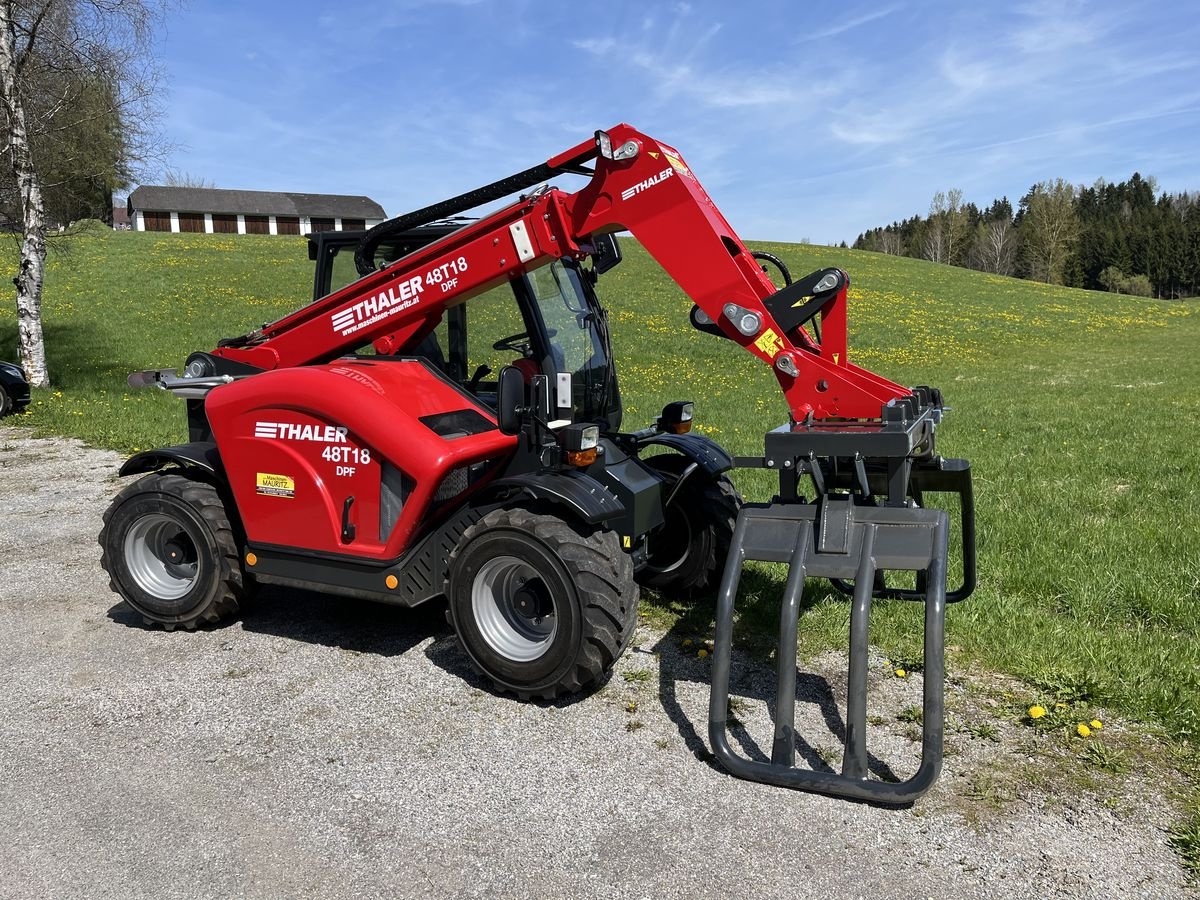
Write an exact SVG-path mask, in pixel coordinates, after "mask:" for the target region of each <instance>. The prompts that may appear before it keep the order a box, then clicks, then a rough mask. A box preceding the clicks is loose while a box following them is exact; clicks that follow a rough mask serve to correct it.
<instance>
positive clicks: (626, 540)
mask: <svg viewBox="0 0 1200 900" xmlns="http://www.w3.org/2000/svg"><path fill="white" fill-rule="evenodd" d="M621 546H622V547H624V548H625V549H626V550H628V549H629V548H630V547H632V546H633V538H631V537H630V536H629V535H627V534H623V535H621Z"/></svg>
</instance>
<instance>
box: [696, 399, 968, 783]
mask: <svg viewBox="0 0 1200 900" xmlns="http://www.w3.org/2000/svg"><path fill="white" fill-rule="evenodd" d="M917 397H918V401H919V402H918V403H913V404H912V405H911V406H909V407H908V408H907V409H905V410H904V411H903V412H902V414H901V415H897V416H896V417H895V418H894V419H892V420H891V421H885V422H883V423H881V424H877V425H874V426H866V427H864V426H857V425H855V426H846V425H834V426H814V425H811V424H810V425H794V426H791V427H790V428H784V429H779V430H777V431H773V432H771V433H770V434H768V435H767V440H766V451H767V453H766V456H764V457H763V458H761V459H759V458H753V457H750V458H747V457H742V458H738V459H737V460H736V461H735V464H736V465H739V466H742V467H755V468H767V469H775V470H777V471H778V472H779V476H780V492H779V495H778V496H776V498H775V500H774V501H773V502H771V503H768V504H747V505H746V506H744V507H743V508H742V511H741V513H740V515H739V516H738V520H737V526H736V529H735V531H734V536H733V541H732V544H731V546H730V549H729V556H728V559H727V561H726V565H725V571H724V575H723V577H722V579H721V585H720V588H719V590H718V594H717V615H716V634H715V639H714V644H713V670H712V692H711V695H710V700H709V741H710V743H711V745H712V750H713V753H714V755H715V756H716V758H717V761H718V762H719V763H720V764H721V765H722V766H723V767H724V768H725V769H727V770H728V771H729V772H730V773H732V774H733V775H736V776H738V777H739V778H745V779H748V780H750V781H758V782H763V783H766V784H773V785H779V786H781V787H789V788H796V789H799V790H805V791H813V792H816V793H822V794H828V795H831V796H836V797H844V798H849V799H854V800H865V801H869V802H874V803H882V804H897V805H898V804H904V803H910V802H912V801H914V800H916V799H917V798H918V797H920V796H921V795H922V794H924V793H925V792H926V791H928V790H929V789H930V788H931V787H932V786H933V784H934V782H935V781H936V780H937V777H938V774H939V773H940V771H941V765H942V738H943V727H944V725H943V721H944V710H945V704H944V679H945V660H944V647H945V617H946V604H947V603H948V602H950V603H953V602H957V601H959V600H964V599H966V598H967V597H968V596H969V595H970V594H971V592H972V591H973V590H974V588H975V513H974V497H973V491H972V485H971V470H970V466H969V465H968V464H967V463H966V461H965V460H960V459H949V460H944V459H942V458H941V457H938V456H936V455H935V454H934V453H933V432H934V428H935V426H936V424H937V422H938V421H939V420H940V417H941V408H940V404H939V403H937V402H933V401H930V400H929V399H928V398H927V397H926V396H925V395H923V394H920V393H918V394H917ZM864 450H865V451H866V452H865V453H864V452H863V451H864ZM805 477H807V478H810V479H811V481H812V484H813V487H814V488H815V497H814V499H813V500H811V501H809V500H806V499H805V498H804V497H803V496H801V495H800V493H799V486H800V482H801V479H802V478H805ZM935 493H949V494H955V495H957V496H958V498H959V506H960V515H959V524H960V529H961V537H962V573H963V578H962V583H961V584H960V585H959V586H958V587H956V588H955V589H954V590H952V591H948V590H947V569H948V555H949V532H950V516H949V514H948V513H946V512H945V511H944V510H941V509H927V508H922V506H921V503H922V502H923V501H924V499H925V498H926V497H927V496H928V495H930V494H935ZM749 560H759V561H763V562H774V563H786V564H787V565H788V567H789V568H788V574H787V579H786V584H785V587H784V591H783V597H782V602H781V612H780V618H779V644H778V647H777V650H776V654H777V655H776V660H777V686H776V703H775V716H774V720H775V730H774V736H773V740H772V747H771V756H770V760H769V761H766V760H765V759H751V758H748V757H747V756H744V755H742V754H740V753H738V752H737V751H735V750H734V749H733V747H732V746H731V744H730V741H729V732H728V724H729V712H728V710H729V693H730V689H731V686H730V673H731V669H732V649H733V648H732V644H733V623H734V612H735V606H736V601H737V593H738V585H739V582H740V579H741V575H742V571H743V569H744V567H745V564H746V562H747V561H749ZM887 572H912V573H916V574H915V578H914V581H915V585H916V586H915V587H914V588H897V587H889V586H888V584H887V575H886V573H887ZM806 578H828V579H829V580H830V581H831V582H832V583H833V584H834V586H835V587H836V588H837V589H838V590H840V591H842V592H844V593H848V594H849V595H850V596H851V597H852V600H851V612H850V640H849V651H850V652H849V673H848V674H849V677H848V681H847V699H846V710H845V724H846V729H845V735H846V737H845V749H844V754H843V758H842V767H841V772H840V773H834V772H825V771H816V770H812V769H805V768H797V767H796V765H795V762H796V740H797V737H798V736H797V734H796V730H795V705H796V674H797V673H796V629H797V627H798V626H799V613H800V608H801V599H802V597H803V593H804V582H805V579H806ZM876 600H906V601H914V602H920V603H923V604H924V607H925V615H924V650H923V656H924V697H923V717H922V739H921V762H920V765H919V767H918V768H917V771H916V772H915V773H914V774H913V775H912V776H911V777H910V778H908V779H906V780H904V781H900V782H889V781H880V780H877V779H873V778H871V777H870V772H869V769H868V754H867V740H866V735H867V667H868V651H869V643H868V625H869V621H870V615H871V606H872V602H873V601H876Z"/></svg>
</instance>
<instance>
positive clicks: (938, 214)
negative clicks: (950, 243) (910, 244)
mask: <svg viewBox="0 0 1200 900" xmlns="http://www.w3.org/2000/svg"><path fill="white" fill-rule="evenodd" d="M921 249H922V251H923V253H924V256H925V258H926V259H927V260H929V261H930V262H935V263H944V262H946V261H947V260H946V195H945V194H944V193H943V192H941V191H938V192H937V193H936V194H934V195H933V199H932V200H931V201H929V223H928V224H927V225H926V227H925V239H924V241H923V242H922V244H921Z"/></svg>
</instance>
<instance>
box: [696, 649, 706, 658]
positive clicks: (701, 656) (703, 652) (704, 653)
mask: <svg viewBox="0 0 1200 900" xmlns="http://www.w3.org/2000/svg"><path fill="white" fill-rule="evenodd" d="M696 655H697V656H698V657H700V659H704V657H706V656H708V651H707V650H701V651H700V652H699V653H697V654H696Z"/></svg>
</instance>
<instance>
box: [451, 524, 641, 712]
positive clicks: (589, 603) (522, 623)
mask: <svg viewBox="0 0 1200 900" xmlns="http://www.w3.org/2000/svg"><path fill="white" fill-rule="evenodd" d="M449 573H450V574H449V579H448V582H447V588H446V596H447V598H448V600H449V606H450V622H451V624H452V625H453V626H454V630H455V633H456V634H457V635H458V637H459V640H460V641H461V642H462V645H463V649H465V650H466V652H467V655H468V656H469V657H470V659H471V662H472V663H474V665H475V667H476V668H477V669H478V670H479V671H480V672H481V673H483V674H484V675H485V676H486V677H487V678H489V679H490V680H491V681H492V682H493V683H494V684H495V685H496V687H498V688H499V689H501V690H505V691H511V692H513V693H515V694H516V695H517V696H518V697H520V698H521V699H524V700H529V699H537V700H553V699H555V698H556V697H561V696H564V695H568V694H575V693H579V692H580V691H583V690H586V689H588V688H591V687H593V686H595V685H596V684H598V683H600V682H601V681H602V680H603V679H604V678H605V677H606V676H607V675H608V673H609V672H611V670H612V667H613V664H614V663H615V662H616V661H617V659H618V658H619V657H620V655H621V653H622V652H624V650H625V648H626V646H628V644H629V641H630V639H631V638H632V636H633V632H634V630H635V628H636V627H637V601H638V587H637V583H636V582H635V581H634V579H633V564H632V562H631V560H630V557H629V555H628V554H627V553H625V552H624V551H623V550H622V549H621V544H620V541H619V540H618V538H617V535H616V533H615V532H612V531H601V530H599V529H596V528H590V527H588V526H586V525H584V524H582V523H576V522H568V521H566V520H564V519H561V518H558V517H557V516H554V515H548V514H545V513H537V512H533V511H530V510H527V509H520V508H516V509H498V510H494V511H492V512H490V513H488V514H487V515H486V516H484V517H483V518H482V519H480V520H479V521H478V522H477V523H476V524H474V525H472V526H471V527H470V528H468V529H467V531H466V532H465V533H464V534H463V536H462V539H461V540H460V541H459V544H458V546H457V547H456V548H455V550H454V552H453V553H452V554H451V555H450V565H449Z"/></svg>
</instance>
